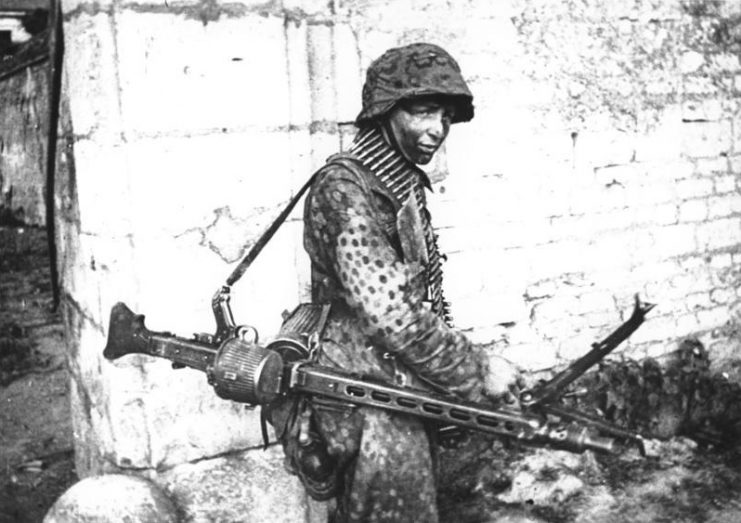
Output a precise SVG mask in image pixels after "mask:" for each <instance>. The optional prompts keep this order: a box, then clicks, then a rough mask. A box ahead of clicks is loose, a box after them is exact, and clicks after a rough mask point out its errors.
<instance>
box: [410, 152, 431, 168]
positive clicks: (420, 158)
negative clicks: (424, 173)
mask: <svg viewBox="0 0 741 523" xmlns="http://www.w3.org/2000/svg"><path fill="white" fill-rule="evenodd" d="M433 156H435V153H423V152H421V151H420V152H419V153H417V157H416V158H415V159H414V163H416V164H417V165H427V164H428V163H430V162H431V161H432V157H433Z"/></svg>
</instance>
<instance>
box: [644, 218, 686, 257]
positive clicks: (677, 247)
mask: <svg viewBox="0 0 741 523" xmlns="http://www.w3.org/2000/svg"><path fill="white" fill-rule="evenodd" d="M653 238H654V245H653V249H652V250H653V252H654V253H655V255H656V256H658V257H659V259H666V258H670V257H672V256H678V255H681V254H687V253H691V252H694V251H695V249H696V248H697V244H696V242H695V230H694V226H693V225H689V224H678V225H667V226H665V227H660V228H658V229H657V230H656V231H655V232H654V233H653Z"/></svg>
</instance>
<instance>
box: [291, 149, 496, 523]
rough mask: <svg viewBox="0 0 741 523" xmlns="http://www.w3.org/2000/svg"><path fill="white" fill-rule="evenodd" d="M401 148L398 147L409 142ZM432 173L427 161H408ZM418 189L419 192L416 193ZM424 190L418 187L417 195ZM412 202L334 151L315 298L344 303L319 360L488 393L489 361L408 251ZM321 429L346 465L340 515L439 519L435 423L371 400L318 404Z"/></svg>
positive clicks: (470, 394) (310, 244)
mask: <svg viewBox="0 0 741 523" xmlns="http://www.w3.org/2000/svg"><path fill="white" fill-rule="evenodd" d="M397 154H398V153H397ZM408 172H409V173H410V176H413V177H415V178H414V179H412V180H410V185H411V184H420V183H422V180H421V179H420V177H419V171H418V170H417V169H415V168H413V169H410V170H409V171H408ZM410 194H413V193H412V192H410ZM412 197H413V196H412ZM401 204H402V202H399V201H398V200H397V199H396V197H395V196H394V194H393V193H392V192H391V191H389V189H388V188H387V187H385V186H384V184H383V183H382V182H380V181H379V179H378V178H377V177H376V176H375V175H374V174H373V172H371V171H370V170H369V169H368V168H367V167H365V166H363V165H362V163H360V161H358V160H354V159H351V158H347V157H344V158H339V159H334V160H333V161H331V162H330V163H329V164H328V165H327V166H326V167H325V169H324V171H323V172H322V173H321V174H320V175H319V177H318V179H317V181H316V183H315V184H314V186H313V187H312V190H311V192H310V193H309V195H308V197H307V200H306V204H305V215H304V224H305V232H304V245H305V248H306V250H307V252H308V253H309V256H310V258H311V261H312V269H313V277H314V290H315V293H316V295H315V299H318V300H320V301H330V302H332V305H333V306H332V312H331V313H330V317H329V320H328V323H327V327H326V329H325V332H324V336H323V339H322V350H321V352H320V354H319V361H318V362H319V363H320V364H322V365H327V366H330V367H335V368H338V369H342V370H344V371H350V372H354V373H357V374H359V375H364V376H369V377H375V378H378V379H381V380H384V381H386V382H391V381H392V380H393V379H394V377H395V376H396V377H398V376H399V375H400V373H401V374H403V375H404V380H403V381H404V382H406V384H407V385H409V386H412V387H415V388H428V384H434V385H435V387H436V388H440V389H445V390H448V391H450V392H452V393H455V394H457V395H459V396H461V397H464V398H467V399H469V400H473V401H480V400H481V399H482V398H483V392H482V383H483V375H484V372H485V365H486V364H485V362H484V359H483V357H482V355H481V354H480V353H479V349H478V347H477V346H474V345H473V344H472V343H471V342H470V341H469V340H468V339H467V338H466V337H465V336H464V335H463V334H461V333H460V332H458V331H455V330H453V329H452V328H450V327H448V326H447V325H446V324H445V322H444V321H443V319H441V318H440V316H439V315H438V314H436V313H434V312H433V311H432V310H431V309H430V308H429V306H428V304H427V305H426V302H425V298H426V283H427V282H426V278H425V271H424V269H425V268H424V267H422V266H420V265H419V263H416V262H408V261H407V260H405V259H404V254H403V250H402V248H401V243H400V239H399V230H398V227H397V214H396V213H397V211H398V210H399V208H400V205H401ZM314 411H315V421H316V425H317V430H318V431H319V432H320V434H321V435H322V436H323V438H324V439H325V441H326V442H327V445H328V449H329V452H330V454H331V455H332V456H333V457H335V458H336V459H337V461H338V462H339V464H340V469H341V470H342V493H341V495H340V496H339V498H338V500H337V512H336V514H335V519H334V521H343V522H344V521H350V522H356V521H358V522H359V521H426V522H435V521H437V508H436V503H435V499H436V492H435V478H434V474H433V464H432V461H433V460H432V457H431V449H430V443H429V439H428V437H427V433H426V430H425V427H424V425H423V423H422V422H421V421H420V420H418V419H416V418H412V417H409V416H403V415H396V414H389V413H386V412H382V411H379V410H376V409H370V408H352V409H348V410H346V411H343V410H341V409H340V410H339V411H338V409H337V408H336V407H332V406H329V407H327V406H323V405H321V404H315V405H314Z"/></svg>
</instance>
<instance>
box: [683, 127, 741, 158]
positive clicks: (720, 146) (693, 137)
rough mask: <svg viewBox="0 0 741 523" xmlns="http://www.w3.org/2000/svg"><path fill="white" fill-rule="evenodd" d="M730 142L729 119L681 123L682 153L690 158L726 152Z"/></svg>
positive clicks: (731, 138) (730, 146)
mask: <svg viewBox="0 0 741 523" xmlns="http://www.w3.org/2000/svg"><path fill="white" fill-rule="evenodd" d="M732 142H733V137H732V130H731V123H730V121H727V120H722V121H718V122H687V123H683V124H682V153H683V154H684V155H686V156H688V157H690V158H701V157H707V156H718V155H721V154H728V152H730V151H731V148H732Z"/></svg>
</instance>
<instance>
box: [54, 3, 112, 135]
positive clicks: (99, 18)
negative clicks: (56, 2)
mask: <svg viewBox="0 0 741 523" xmlns="http://www.w3.org/2000/svg"><path fill="white" fill-rule="evenodd" d="M65 8H66V6H65ZM64 35H65V41H64V46H65V53H64V68H63V71H64V75H65V86H66V88H67V97H68V99H69V109H70V117H71V119H72V126H73V128H74V132H75V134H76V135H78V136H90V137H94V139H95V140H96V141H101V142H102V143H104V144H113V143H118V142H120V141H121V132H122V130H123V127H122V121H121V111H120V98H119V84H118V76H117V75H118V64H117V63H116V61H114V60H112V59H111V57H112V56H116V53H117V49H116V42H115V36H114V28H113V22H112V19H111V16H110V15H109V14H108V13H106V12H96V14H92V15H89V14H86V13H84V12H81V13H80V14H79V15H77V16H75V17H73V18H71V19H70V20H69V21H66V22H65V28H64Z"/></svg>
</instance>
